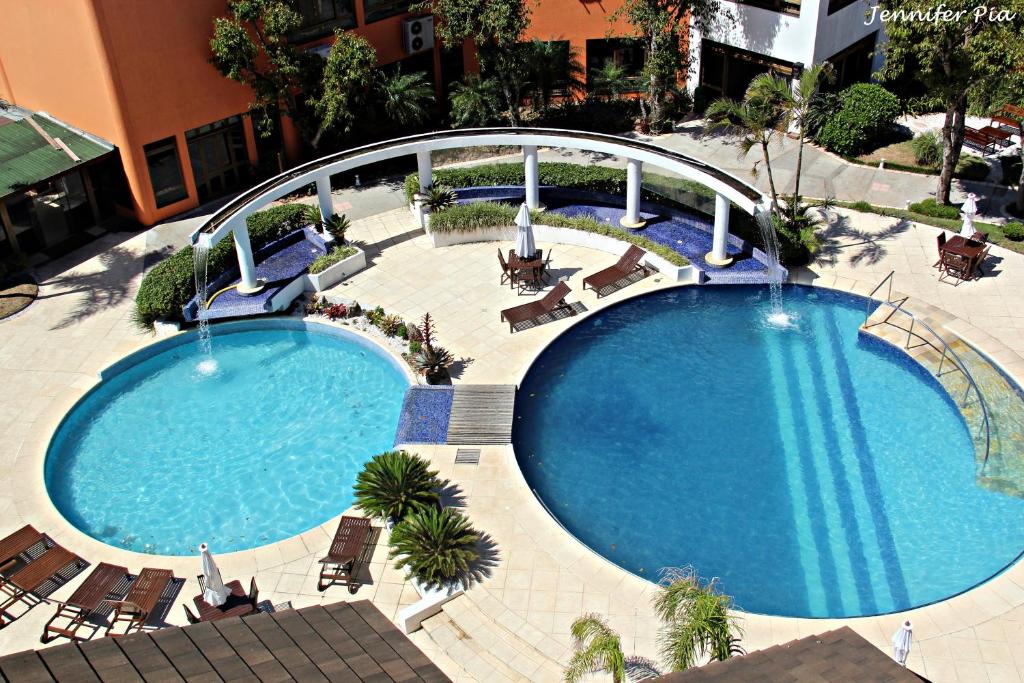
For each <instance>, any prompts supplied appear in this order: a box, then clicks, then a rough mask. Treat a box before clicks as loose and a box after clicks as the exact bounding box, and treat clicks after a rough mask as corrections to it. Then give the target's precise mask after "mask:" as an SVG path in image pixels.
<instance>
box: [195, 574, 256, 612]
mask: <svg viewBox="0 0 1024 683" xmlns="http://www.w3.org/2000/svg"><path fill="white" fill-rule="evenodd" d="M224 586H225V587H226V588H227V589H228V590H230V591H231V595H229V596H228V599H227V601H226V602H225V603H224V604H223V605H220V606H217V605H211V604H210V603H208V602H206V600H203V596H202V595H197V596H196V597H194V598H192V602H194V603H195V605H196V609H197V610H199V620H200V621H217V620H219V619H227V618H228V617H244V616H245V615H246V614H252V613H253V612H255V611H256V609H255V608H254V607H253V606H252V603H251V602H249V594H248V593H246V592H245V589H244V588H243V587H242V582H241V581H239V580H238V579H235V580H234V581H228V582H227V583H225V584H224Z"/></svg>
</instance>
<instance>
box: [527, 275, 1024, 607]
mask: <svg viewBox="0 0 1024 683" xmlns="http://www.w3.org/2000/svg"><path fill="white" fill-rule="evenodd" d="M784 301H785V307H786V310H787V311H788V312H789V313H791V314H793V315H794V316H795V319H796V323H795V326H794V327H792V328H776V327H772V326H770V325H767V324H766V323H765V322H764V319H765V315H766V313H767V312H768V308H769V304H768V294H767V291H766V290H764V289H762V288H754V287H739V286H737V287H723V288H712V287H687V288H683V289H677V290H673V291H670V292H663V293H658V294H652V295H648V296H644V297H641V298H637V299H633V300H631V301H627V302H625V303H623V304H621V305H618V306H615V307H613V308H610V309H608V310H607V311H604V312H601V313H599V314H597V315H595V316H593V317H591V318H589V319H587V320H584V321H582V322H581V323H580V324H578V325H577V326H576V327H574V328H572V329H571V330H569V331H568V332H567V333H566V334H564V335H563V336H562V337H560V338H559V339H558V340H556V342H555V343H554V344H553V345H552V346H550V347H549V348H548V349H546V350H545V351H544V352H543V353H542V354H541V356H540V357H539V358H538V359H537V361H536V362H535V364H534V365H533V366H532V368H531V369H530V371H529V373H528V375H527V377H526V378H525V380H524V382H523V384H522V386H521V389H520V392H519V394H518V398H517V403H516V422H515V425H516V426H515V432H514V443H515V450H516V455H517V458H518V460H519V464H520V467H521V468H522V471H523V474H524V475H525V477H526V480H527V482H528V484H529V485H530V486H531V487H532V488H533V489H534V490H535V491H536V493H537V494H538V495H539V497H540V498H541V499H542V500H543V501H544V503H545V504H546V505H547V507H548V508H549V509H550V510H551V512H552V513H553V514H554V515H555V516H556V517H557V519H558V520H559V521H560V522H561V523H562V524H563V525H564V526H565V527H566V528H567V529H568V530H569V531H570V532H571V533H572V534H574V535H575V536H576V537H578V538H579V539H580V540H581V541H583V542H584V543H585V544H587V545H588V546H590V547H591V548H593V549H594V550H595V551H597V552H598V553H600V554H601V555H604V556H605V557H607V558H608V559H610V560H611V561H613V562H615V563H616V564H618V565H620V566H622V567H623V568H625V569H627V570H629V571H631V572H635V573H637V574H639V575H641V576H644V577H648V578H650V579H652V580H656V579H657V576H658V572H659V570H660V569H662V568H664V567H671V566H684V565H692V566H693V567H695V568H696V569H697V571H698V572H699V573H700V574H701V575H702V576H705V577H712V576H717V577H719V578H721V580H722V587H723V589H724V591H725V592H727V593H729V594H730V595H732V596H733V597H734V598H735V601H736V603H737V605H738V606H739V607H740V608H741V609H745V610H748V611H752V612H760V613H769V614H778V615H791V616H812V617H839V616H855V615H869V614H878V613H884V612H891V611H895V610H902V609H907V608H910V607H913V606H917V605H922V604H926V603H929V602H933V601H936V600H940V599H943V598H946V597H949V596H952V595H954V594H956V593H959V592H961V591H963V590H966V589H968V588H970V587H972V586H974V585H976V584H978V583H979V582H982V581H985V580H986V579H988V578H990V577H991V576H993V575H994V574H996V573H998V572H999V571H1000V570H1002V569H1003V568H1005V567H1006V566H1007V565H1008V564H1010V563H1012V562H1013V561H1014V559H1015V558H1017V556H1018V555H1019V553H1020V552H1021V550H1022V549H1024V524H1022V523H1021V520H1022V519H1024V500H1021V499H1018V498H1013V497H1009V496H1005V495H1001V494H998V493H993V492H990V491H987V490H984V489H982V488H980V487H978V486H977V485H975V462H974V449H973V445H972V441H971V437H970V434H969V433H968V431H967V427H966V425H965V423H964V421H963V419H962V417H961V415H960V413H959V412H958V411H957V409H956V407H955V405H954V404H953V403H952V401H951V400H950V398H949V396H948V395H947V394H946V393H945V392H944V391H943V390H942V388H941V387H940V386H939V385H938V383H937V382H936V381H935V380H934V379H933V378H932V377H931V376H930V375H929V374H928V373H927V372H925V371H924V370H922V369H921V368H920V367H919V366H918V365H916V364H915V363H913V362H912V361H910V360H909V359H908V358H907V357H906V356H904V355H903V354H902V353H901V352H899V351H896V350H894V349H892V348H891V347H888V346H887V345H885V344H884V343H882V342H879V341H877V340H874V339H870V338H863V337H862V336H860V335H858V326H859V324H860V323H861V322H862V321H863V317H864V300H863V299H859V298H855V297H851V296H848V295H843V294H837V293H833V292H828V291H824V290H818V289H811V288H803V287H789V288H787V289H786V290H785V294H784Z"/></svg>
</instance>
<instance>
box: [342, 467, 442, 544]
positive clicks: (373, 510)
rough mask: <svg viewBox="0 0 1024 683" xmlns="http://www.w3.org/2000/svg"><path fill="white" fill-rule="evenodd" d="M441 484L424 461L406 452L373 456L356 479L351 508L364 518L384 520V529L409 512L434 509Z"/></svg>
mask: <svg viewBox="0 0 1024 683" xmlns="http://www.w3.org/2000/svg"><path fill="white" fill-rule="evenodd" d="M440 488H441V482H440V481H439V480H438V478H437V472H435V471H432V470H431V469H430V464H429V463H428V462H427V461H426V459H424V458H422V457H420V456H419V455H416V454H415V453H407V452H406V451H387V452H385V453H381V454H380V455H375V456H373V458H372V459H371V460H370V462H368V463H366V465H365V466H363V470H362V471H361V472H360V473H359V475H358V476H357V477H356V485H355V499H356V500H355V506H356V507H357V508H359V509H360V510H361V511H362V512H363V513H364V514H367V515H369V516H371V517H379V518H381V519H384V520H385V522H386V523H387V524H388V527H389V528H390V527H392V526H394V525H395V524H397V523H399V522H401V521H402V520H403V519H405V518H406V517H407V516H408V515H409V514H410V513H411V512H412V511H413V510H418V509H424V508H432V509H436V508H437V507H438V506H439V505H440V502H441V496H440V495H439V494H438V490H439V489H440Z"/></svg>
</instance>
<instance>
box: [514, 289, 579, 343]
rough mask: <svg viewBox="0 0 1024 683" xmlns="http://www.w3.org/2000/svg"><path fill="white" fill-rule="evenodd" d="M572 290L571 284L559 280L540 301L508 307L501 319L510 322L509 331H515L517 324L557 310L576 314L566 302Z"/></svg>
mask: <svg viewBox="0 0 1024 683" xmlns="http://www.w3.org/2000/svg"><path fill="white" fill-rule="evenodd" d="M571 291H572V290H571V289H569V285H567V284H565V283H564V282H559V283H558V284H556V285H555V286H554V288H552V290H551V291H550V292H548V293H547V294H546V295H545V296H544V298H543V299H541V300H540V301H531V302H530V303H528V304H523V305H521V306H514V307H512V308H506V309H505V310H504V311H502V312H501V319H502V320H503V321H506V322H508V330H509V332H515V331H516V325H518V324H520V323H524V322H526V321H528V320H535V319H536V318H539V317H541V316H542V315H549V314H551V313H554V312H555V311H564V310H567V311H569V315H575V314H576V312H575V311H573V310H572V307H571V306H570V305H569V304H567V303H566V302H565V297H566V295H567V294H569V292H571Z"/></svg>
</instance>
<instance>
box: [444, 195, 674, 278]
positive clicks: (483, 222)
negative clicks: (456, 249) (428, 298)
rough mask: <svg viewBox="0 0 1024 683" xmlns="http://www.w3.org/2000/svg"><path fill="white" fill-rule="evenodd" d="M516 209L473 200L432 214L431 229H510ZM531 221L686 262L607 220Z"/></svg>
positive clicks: (538, 214)
mask: <svg viewBox="0 0 1024 683" xmlns="http://www.w3.org/2000/svg"><path fill="white" fill-rule="evenodd" d="M518 212H519V210H518V209H517V208H516V207H514V206H509V205H508V204H496V203H493V202H474V203H472V204H460V205H458V206H453V207H452V208H450V209H445V210H444V211H441V212H438V213H435V214H433V215H432V216H431V217H430V229H431V230H432V231H435V232H468V231H471V230H479V229H482V228H511V227H513V226H514V225H515V224H516V214H517V213H518ZM530 217H531V219H532V220H533V222H534V223H537V224H539V225H549V226H551V227H553V228H572V229H574V230H582V231H584V232H593V233H596V234H598V235H606V236H608V237H613V238H615V239H617V240H622V241H623V242H629V243H631V244H635V245H637V246H638V247H640V248H641V249H644V250H646V251H649V252H651V253H652V254H657V255H658V256H660V257H661V258H663V259H665V260H666V261H668V262H669V263H671V264H672V265H675V266H686V265H689V263H690V262H689V261H688V260H687V259H686V257H685V256H683V255H682V254H680V253H679V252H677V251H674V250H672V249H669V248H668V247H666V246H664V245H662V244H658V243H657V242H652V241H651V240H649V239H647V238H646V237H641V236H640V235H634V234H632V233H628V232H626V231H625V230H620V229H619V228H616V227H614V226H611V225H609V224H607V223H602V222H600V221H597V220H594V219H593V218H587V217H576V218H570V217H568V216H563V215H561V214H557V213H547V212H542V211H533V212H531V214H530Z"/></svg>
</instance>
